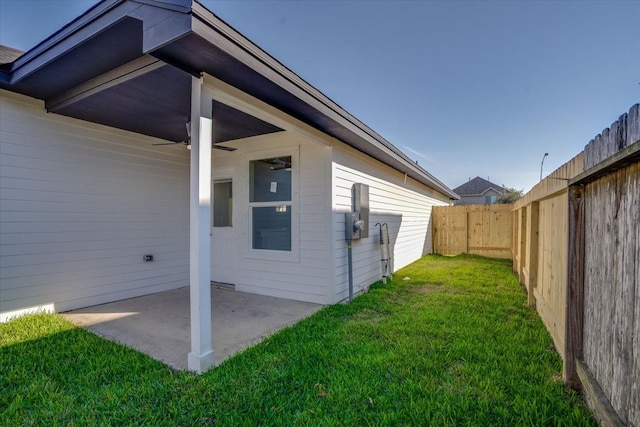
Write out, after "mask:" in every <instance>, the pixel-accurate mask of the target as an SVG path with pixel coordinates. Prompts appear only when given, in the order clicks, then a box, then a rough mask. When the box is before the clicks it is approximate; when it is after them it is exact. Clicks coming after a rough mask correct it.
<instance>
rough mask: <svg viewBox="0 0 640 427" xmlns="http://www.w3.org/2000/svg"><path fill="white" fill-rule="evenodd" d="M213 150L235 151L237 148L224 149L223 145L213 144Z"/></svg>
mask: <svg viewBox="0 0 640 427" xmlns="http://www.w3.org/2000/svg"><path fill="white" fill-rule="evenodd" d="M213 148H215V149H216V150H222V151H236V150H237V148H233V147H225V146H224V145H217V144H213Z"/></svg>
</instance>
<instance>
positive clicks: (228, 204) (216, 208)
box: [213, 179, 233, 227]
mask: <svg viewBox="0 0 640 427" xmlns="http://www.w3.org/2000/svg"><path fill="white" fill-rule="evenodd" d="M232 217H233V184H232V181H231V180H230V179H221V180H216V181H214V182H213V226H214V227H231V226H232V225H233V224H232V222H231V218H232Z"/></svg>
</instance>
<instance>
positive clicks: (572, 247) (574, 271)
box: [562, 185, 585, 388]
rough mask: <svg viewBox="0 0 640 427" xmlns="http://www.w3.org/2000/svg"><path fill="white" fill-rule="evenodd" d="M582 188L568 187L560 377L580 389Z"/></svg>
mask: <svg viewBox="0 0 640 427" xmlns="http://www.w3.org/2000/svg"><path fill="white" fill-rule="evenodd" d="M584 221H585V220H584V185H573V186H570V187H569V216H568V222H569V223H568V234H569V236H568V257H567V259H568V266H567V270H568V271H567V307H566V319H565V337H564V342H565V345H564V347H565V348H564V369H563V373H562V375H563V378H564V380H565V382H566V383H567V384H569V385H570V386H571V387H573V388H579V387H580V379H579V378H578V374H577V370H576V359H577V358H582V331H583V316H584V223H585V222H584Z"/></svg>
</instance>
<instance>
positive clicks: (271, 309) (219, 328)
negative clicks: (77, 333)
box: [64, 286, 322, 369]
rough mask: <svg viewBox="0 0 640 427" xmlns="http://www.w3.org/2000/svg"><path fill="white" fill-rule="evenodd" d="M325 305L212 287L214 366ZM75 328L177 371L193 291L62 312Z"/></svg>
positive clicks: (186, 342) (182, 362) (185, 346)
mask: <svg viewBox="0 0 640 427" xmlns="http://www.w3.org/2000/svg"><path fill="white" fill-rule="evenodd" d="M320 308H322V306H321V305H318V304H312V303H306V302H300V301H292V300H287V299H282V298H274V297H267V296H263V295H256V294H248V293H243V292H236V291H234V290H229V289H222V288H219V287H216V286H213V287H212V289H211V322H212V323H211V325H212V339H213V350H214V355H215V356H214V357H215V363H216V365H218V364H220V363H222V361H224V360H225V359H227V358H228V357H230V356H232V355H233V354H235V353H237V352H238V351H241V350H243V349H245V348H247V347H249V346H251V345H254V344H257V343H258V342H260V341H261V340H262V339H264V338H265V337H267V336H269V335H271V334H273V333H274V332H275V331H277V330H279V329H281V328H283V327H285V326H287V325H291V324H293V323H296V322H297V321H299V320H301V319H303V318H305V317H308V316H310V315H311V314H313V313H315V312H316V311H317V310H319V309H320ZM64 316H65V317H66V318H67V319H69V320H70V321H72V322H73V323H74V324H76V325H78V326H80V327H83V328H86V329H88V330H90V331H92V332H94V333H95V334H97V335H100V336H103V337H105V338H107V339H110V340H114V341H117V342H120V343H122V344H125V345H127V346H129V347H133V348H135V349H137V350H139V351H141V352H143V353H146V354H148V355H149V356H151V357H153V358H154V359H157V360H160V361H162V362H164V363H166V364H168V365H170V366H172V367H173V368H175V369H187V353H188V352H189V350H190V346H191V342H190V329H189V288H188V287H185V288H180V289H176V290H172V291H167V292H160V293H157V294H153V295H146V296H142V297H137V298H131V299H127V300H122V301H116V302H112V303H109V304H102V305H97V306H93V307H87V308H82V309H79V310H73V311H70V312H67V313H64Z"/></svg>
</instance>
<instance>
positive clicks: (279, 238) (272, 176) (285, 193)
mask: <svg viewBox="0 0 640 427" xmlns="http://www.w3.org/2000/svg"><path fill="white" fill-rule="evenodd" d="M291 171H292V162H291V156H283V157H273V158H269V159H261V160H253V161H251V162H250V163H249V209H250V210H251V248H252V249H262V250H271V251H288V252H291V235H292V233H291V230H292V219H291V210H292V184H293V180H292V172H291Z"/></svg>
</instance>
